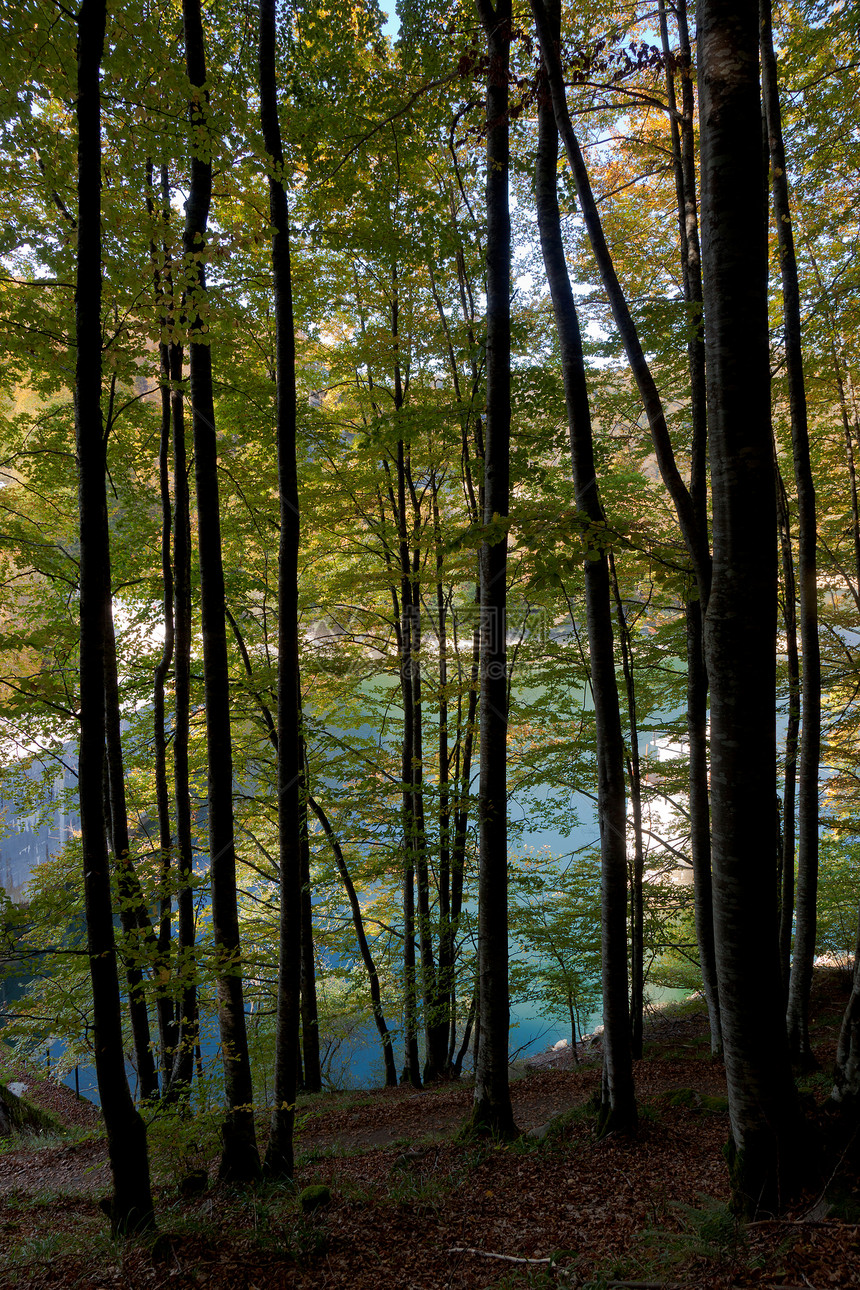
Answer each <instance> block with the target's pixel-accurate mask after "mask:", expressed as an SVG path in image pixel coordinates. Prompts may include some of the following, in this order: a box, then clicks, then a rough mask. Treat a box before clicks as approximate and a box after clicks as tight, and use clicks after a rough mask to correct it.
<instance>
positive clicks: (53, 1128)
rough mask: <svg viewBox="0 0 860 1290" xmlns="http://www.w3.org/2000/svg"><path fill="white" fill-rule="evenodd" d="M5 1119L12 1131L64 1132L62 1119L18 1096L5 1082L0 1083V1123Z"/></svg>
mask: <svg viewBox="0 0 860 1290" xmlns="http://www.w3.org/2000/svg"><path fill="white" fill-rule="evenodd" d="M4 1113H5V1119H6V1120H7V1121H8V1124H9V1131H10V1132H12V1133H60V1134H61V1133H65V1131H66V1128H65V1125H64V1124H63V1122H62V1120H60V1119H59V1118H58V1117H57V1116H56V1115H52V1114H51V1112H50V1111H44V1110H42V1108H41V1107H40V1106H36V1105H34V1103H32V1102H30V1101H28V1099H27V1098H26V1097H18V1095H17V1094H16V1093H13V1092H12V1090H11V1089H9V1088H7V1087H6V1085H5V1084H0V1123H2V1121H3V1118H4Z"/></svg>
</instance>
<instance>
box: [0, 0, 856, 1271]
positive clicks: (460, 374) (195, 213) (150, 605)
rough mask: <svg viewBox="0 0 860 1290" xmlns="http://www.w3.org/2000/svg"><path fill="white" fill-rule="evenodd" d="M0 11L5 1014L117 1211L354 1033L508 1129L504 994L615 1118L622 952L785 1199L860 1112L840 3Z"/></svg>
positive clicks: (850, 173) (745, 1170) (289, 1119)
mask: <svg viewBox="0 0 860 1290" xmlns="http://www.w3.org/2000/svg"><path fill="white" fill-rule="evenodd" d="M0 14H2V32H3V45H2V50H0V66H2V74H0V131H2V134H0V170H2V179H0V204H2V232H0V240H1V242H0V334H2V340H3V347H4V353H5V363H4V367H3V373H2V386H3V388H2V400H0V440H1V441H2V442H0V513H2V524H0V588H2V599H0V719H2V734H3V752H2V771H0V774H2V787H3V795H4V797H5V798H6V799H8V800H9V801H12V802H14V803H15V811H16V819H17V820H18V821H19V822H20V820H22V819H25V818H26V819H29V820H31V821H37V822H38V821H41V822H42V823H43V824H44V823H45V822H50V821H51V820H55V819H56V818H58V813H59V815H60V816H62V818H64V819H66V820H68V821H71V824H70V826H69V827H64V828H62V829H61V830H60V833H61V837H60V838H59V842H58V844H57V845H56V847H54V848H53V849H52V851H51V853H50V854H46V856H45V859H44V861H43V862H42V863H40V864H39V865H38V866H37V867H36V868H35V869H34V871H33V873H32V875H31V876H30V878H29V881H28V883H27V886H26V891H25V893H24V895H23V896H18V897H16V900H15V902H14V903H13V902H12V901H11V900H10V899H9V898H8V896H4V897H3V898H2V899H3V904H2V909H0V913H2V937H3V946H2V959H3V967H4V970H5V971H6V973H7V975H10V976H12V977H14V978H15V980H16V981H17V982H18V983H19V988H18V989H17V990H16V992H15V993H14V1004H13V1005H12V1006H7V1007H6V1009H5V1012H4V1025H3V1035H2V1038H0V1046H2V1047H3V1050H4V1052H8V1051H14V1053H15V1054H17V1055H19V1056H23V1055H26V1054H28V1053H29V1054H31V1055H34V1054H35V1055H37V1054H39V1053H40V1052H41V1053H42V1054H44V1052H45V1049H46V1046H48V1047H50V1045H58V1046H59V1050H60V1052H61V1057H60V1058H59V1062H60V1066H61V1067H62V1070H64V1071H69V1070H72V1069H73V1068H75V1067H77V1066H79V1065H80V1066H92V1067H94V1068H95V1073H96V1078H97V1083H98V1096H99V1103H100V1107H101V1119H102V1122H103V1127H104V1132H105V1134H106V1139H107V1152H108V1158H109V1163H110V1179H111V1193H112V1194H111V1197H110V1199H109V1201H108V1202H106V1204H105V1212H106V1213H107V1214H108V1216H109V1219H110V1227H111V1231H112V1233H113V1234H114V1235H115V1236H118V1237H122V1236H126V1235H130V1234H135V1233H140V1232H141V1231H147V1230H154V1228H155V1225H156V1222H157V1218H158V1214H157V1209H158V1206H157V1205H156V1204H155V1203H154V1200H153V1195H154V1193H153V1187H152V1184H151V1175H150V1149H149V1145H148V1130H149V1126H151V1125H152V1124H153V1123H155V1122H156V1121H157V1123H158V1125H159V1126H163V1125H164V1124H165V1123H169V1124H172V1125H174V1126H175V1127H174V1129H173V1130H171V1131H172V1132H175V1134H176V1135H185V1136H186V1137H187V1136H188V1134H189V1133H190V1134H191V1135H192V1137H193V1135H194V1133H195V1132H198V1131H199V1132H200V1133H202V1132H203V1129H202V1128H199V1130H198V1129H195V1128H194V1126H195V1125H198V1126H200V1125H202V1124H203V1122H204V1120H205V1121H206V1122H207V1123H210V1122H216V1123H217V1135H218V1136H217V1142H218V1148H217V1154H218V1169H217V1178H218V1182H219V1185H222V1186H224V1187H237V1188H240V1189H241V1188H255V1187H260V1186H270V1185H286V1186H290V1185H292V1183H293V1180H294V1177H295V1175H296V1141H297V1140H299V1139H300V1135H301V1126H302V1123H303V1111H302V1108H303V1106H305V1105H306V1104H307V1098H308V1097H312V1096H313V1095H315V1094H318V1093H319V1092H320V1090H322V1089H323V1087H324V1086H327V1087H330V1086H331V1085H332V1084H333V1083H336V1082H337V1079H338V1078H339V1077H340V1078H345V1075H344V1072H343V1071H340V1072H339V1073H338V1071H337V1070H336V1066H337V1060H338V1053H339V1052H340V1053H341V1054H342V1053H343V1052H347V1053H349V1052H350V1051H352V1050H350V1049H349V1044H350V1043H351V1042H354V1043H356V1044H358V1045H359V1047H361V1049H362V1051H363V1052H369V1054H370V1056H369V1057H368V1059H367V1060H368V1061H369V1063H370V1069H371V1072H372V1076H371V1077H372V1079H373V1080H375V1081H376V1082H377V1083H378V1084H380V1085H384V1086H386V1087H387V1088H388V1089H391V1090H394V1089H396V1088H398V1086H406V1087H408V1088H409V1089H411V1090H415V1091H417V1090H427V1091H428V1093H429V1092H430V1091H431V1090H434V1089H440V1088H446V1087H448V1086H451V1085H456V1086H457V1087H458V1088H459V1087H461V1086H468V1088H469V1105H470V1108H471V1109H470V1111H469V1112H468V1114H467V1115H465V1116H464V1118H463V1123H462V1126H461V1138H462V1141H464V1142H486V1141H490V1142H493V1143H495V1144H501V1145H504V1144H506V1143H507V1144H510V1143H514V1142H516V1141H517V1140H518V1139H519V1138H520V1128H519V1127H518V1124H517V1119H516V1115H515V1111H514V1105H513V1102H512V1097H511V1080H512V1074H511V1072H512V1066H511V1062H512V1060H513V1057H512V1046H513V1045H514V1044H515V1040H514V1038H513V1036H514V1034H515V1032H514V1031H512V1029H511V1026H512V1019H511V1018H512V1008H513V1007H516V1006H519V1005H522V1006H524V1007H527V1008H529V1009H531V1012H532V1014H533V1015H535V1016H540V1017H544V1018H546V1019H552V1020H553V1021H554V1022H555V1023H556V1024H560V1025H563V1026H564V1027H565V1028H566V1033H567V1034H568V1035H569V1037H570V1042H569V1049H570V1051H571V1054H572V1056H573V1058H574V1060H575V1061H578V1060H579V1056H580V1054H581V1053H582V1052H583V1042H582V1041H583V1039H584V1037H585V1034H586V1031H587V1030H589V1029H593V1028H594V1025H595V1024H596V1023H597V1022H598V1021H599V1022H601V1023H602V1024H601V1028H600V1031H599V1035H598V1037H597V1038H596V1039H595V1040H593V1041H592V1042H596V1043H597V1045H598V1053H599V1061H600V1076H599V1080H598V1081H597V1085H596V1088H595V1089H594V1090H593V1093H594V1098H593V1108H592V1110H593V1125H592V1132H593V1137H594V1140H595V1141H596V1142H600V1141H604V1140H606V1141H609V1142H611V1143H614V1142H615V1141H616V1140H618V1139H619V1138H620V1139H624V1140H627V1139H628V1138H629V1139H633V1140H635V1137H636V1135H637V1132H641V1131H642V1124H643V1117H642V1114H641V1097H640V1092H639V1083H640V1075H639V1074H638V1073H637V1072H639V1071H640V1070H641V1059H642V1058H643V1050H644V1047H645V1043H646V1039H647V1033H646V1032H647V1024H648V1017H649V1015H650V1013H651V1009H652V1005H653V1000H654V998H655V990H658V989H659V988H661V987H674V988H676V989H681V990H684V991H685V992H686V993H687V994H690V993H696V994H697V995H698V996H699V997H700V998H701V1000H703V1006H704V1008H705V1010H706V1015H707V1033H708V1041H707V1048H708V1052H709V1055H710V1060H711V1062H712V1063H713V1065H714V1067H715V1068H718V1069H720V1070H723V1069H724V1072H725V1088H726V1094H727V1099H728V1119H727V1126H726V1127H727V1142H726V1143H725V1146H724V1150H723V1154H724V1156H725V1161H724V1162H723V1163H722V1164H721V1166H720V1167H721V1168H722V1169H723V1171H724V1176H725V1178H726V1180H727V1186H728V1188H729V1190H730V1193H731V1197H732V1206H733V1210H734V1212H735V1213H736V1214H738V1215H743V1216H745V1217H746V1218H748V1219H749V1218H751V1219H753V1220H760V1221H764V1220H765V1219H767V1221H770V1219H771V1218H774V1221H776V1217H775V1216H779V1215H781V1214H784V1213H785V1212H787V1210H788V1208H789V1207H790V1206H791V1204H792V1203H793V1202H794V1201H795V1200H796V1198H797V1197H798V1195H800V1194H802V1193H804V1192H809V1191H810V1190H811V1191H812V1192H817V1191H818V1190H819V1189H820V1187H821V1185H822V1184H823V1180H824V1178H826V1176H827V1175H828V1173H829V1172H830V1170H831V1169H832V1168H834V1163H833V1162H834V1161H835V1160H836V1159H837V1158H838V1159H840V1160H842V1159H844V1158H846V1157H848V1158H849V1160H850V1159H853V1157H852V1156H851V1151H852V1150H855V1153H856V1148H854V1147H853V1144H854V1143H855V1139H856V1137H857V1131H858V1108H860V952H858V951H860V943H858V934H860V933H858V901H860V883H858V869H857V864H858V855H860V852H858V834H857V825H856V803H857V792H858V768H857V757H856V751H855V752H853V753H852V751H851V750H852V748H855V749H856V737H857V724H858V720H860V706H858V692H859V691H860V670H858V666H860V664H858V659H857V655H856V653H855V651H856V649H857V647H858V640H860V637H858V631H857V620H858V614H860V503H858V484H857V474H856V453H857V452H858V445H859V444H860V404H858V389H857V386H856V385H855V379H854V378H855V374H856V373H857V357H856V351H855V348H854V347H855V344H857V337H858V316H860V315H858V314H857V313H855V308H860V279H858V269H857V262H856V256H855V245H856V236H857V227H856V226H857V214H856V205H857V195H856V194H857V187H856V184H857V172H858V166H860V154H858V147H860V108H858V102H860V96H858V93H857V89H858V76H857V67H858V64H857V59H856V49H857V45H858V36H860V31H858V28H860V14H858V11H857V10H856V9H855V8H854V7H853V6H851V5H849V4H845V3H844V0H782V3H780V4H779V5H777V6H776V7H775V8H774V10H773V12H772V11H771V0H761V3H760V5H758V6H757V5H753V4H750V3H748V2H747V0H699V3H698V5H697V6H696V12H695V13H693V12H689V13H688V10H687V4H686V0H656V4H654V3H648V4H641V3H639V0H615V2H613V3H608V2H607V0H582V2H581V3H577V4H567V3H562V0H529V3H528V4H525V3H520V0H517V3H516V4H514V3H513V0H456V2H452V0H428V2H427V3H424V4H417V3H415V2H414V0H399V3H398V7H397V14H396V17H395V16H394V14H393V13H392V14H391V15H388V14H387V13H385V12H384V11H383V10H381V9H380V8H379V6H378V3H377V0H295V3H292V2H290V3H288V2H287V0H258V3H254V4H246V3H244V0H205V3H204V2H203V0H182V3H181V4H180V3H178V2H177V3H173V2H172V0H169V2H168V3H167V4H162V5H158V6H154V5H150V4H148V3H143V2H142V0H131V2H130V3H126V4H124V5H123V6H122V7H113V6H109V5H107V4H106V3H105V0H81V3H80V5H79V7H77V8H75V7H69V6H67V5H66V4H64V3H59V0H57V2H56V3H54V2H53V0H23V2H22V3H19V4H11V3H4V4H3V5H2V7H0ZM858 382H860V376H858ZM6 827H7V829H9V830H11V831H12V832H14V830H15V828H16V827H18V828H20V827H21V826H20V823H18V824H17V825H16V820H15V819H9V820H7V822H6ZM0 851H2V843H0ZM817 961H826V962H827V963H829V964H831V965H836V966H837V967H838V968H839V969H840V970H841V972H842V974H843V977H844V978H845V979H847V978H848V977H849V976H851V978H852V979H851V985H850V990H846V991H845V997H844V999H843V1002H842V1005H841V1008H842V1011H843V1014H844V1015H843V1016H842V1020H841V1025H840V1027H839V1033H838V1042H837V1044H836V1048H835V1065H833V1066H832V1072H831V1069H830V1067H829V1066H828V1069H827V1070H826V1072H825V1075H824V1076H823V1077H822V1079H823V1084H824V1085H826V1088H823V1086H819V1091H822V1089H823V1094H822V1096H823V1100H822V1101H821V1103H820V1104H818V1105H815V1106H812V1105H811V1104H810V1098H809V1097H808V1095H807V1094H806V1093H805V1092H804V1088H805V1086H804V1085H803V1080H804V1078H806V1077H807V1076H809V1075H810V1073H811V1072H813V1071H815V1070H816V1069H817V1068H818V1066H819V1059H818V1058H817V1056H816V1053H815V1052H814V1051H813V1042H812V1039H811V1023H810V999H811V997H812V994H813V987H814V981H815V975H816V962H817ZM852 973H853V976H852ZM9 1045H12V1050H10V1048H9ZM343 1045H346V1048H344V1047H343ZM362 1046H363V1047H362ZM356 1051H357V1049H356ZM356 1060H357V1058H354V1057H350V1058H348V1059H347V1062H348V1063H349V1062H351V1061H356ZM161 1131H162V1128H159V1132H161ZM297 1135H299V1137H298V1139H297ZM612 1149H614V1147H613V1148H612ZM715 1150H716V1151H717V1155H718V1153H719V1149H718V1148H715ZM487 1195H488V1196H490V1195H492V1192H491V1191H488V1192H487ZM156 1199H157V1197H156ZM255 1212H256V1211H255ZM255 1222H256V1220H255ZM473 1253H474V1251H473ZM514 1261H516V1260H514ZM521 1261H523V1260H521ZM524 1261H525V1262H528V1260H524ZM544 1261H546V1260H544ZM538 1262H540V1260H538ZM291 1284H292V1283H291ZM296 1284H298V1282H297V1283H296ZM428 1284H429V1282H428ZM440 1284H441V1283H440ZM617 1284H619V1285H620V1284H638V1285H644V1284H646V1283H645V1282H642V1281H638V1282H635V1283H634V1282H623V1281H619V1282H617ZM649 1284H650V1283H649ZM661 1284H662V1282H661ZM807 1284H810V1283H809V1282H807Z"/></svg>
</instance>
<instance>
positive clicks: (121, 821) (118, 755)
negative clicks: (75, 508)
mask: <svg viewBox="0 0 860 1290" xmlns="http://www.w3.org/2000/svg"><path fill="white" fill-rule="evenodd" d="M109 549H110V536H109V533H108V526H107V511H105V532H104V550H105V553H106V554H105V558H106V560H108V561H109V554H108V553H109ZM106 576H107V599H106V606H105V650H104V661H105V735H106V738H105V759H106V768H107V783H108V794H109V797H110V815H109V817H108V818H109V821H110V825H109V837H110V846H111V850H112V851H113V855H114V863H115V865H116V874H117V887H118V889H119V919H120V925H121V926H122V930H123V939H124V942H125V960H126V964H125V977H126V981H127V983H128V1010H129V1016H130V1018H131V1033H132V1039H133V1042H134V1060H135V1065H136V1066H137V1077H138V1080H139V1082H140V1096H141V1097H142V1098H143V1099H144V1100H145V1101H150V1100H152V1099H154V1098H157V1097H158V1071H157V1069H156V1064H155V1054H154V1053H153V1050H152V1042H151V1037H150V1032H149V1011H148V1009H147V1006H146V993H145V990H144V984H143V980H144V974H143V966H142V965H143V963H144V961H145V959H146V957H147V955H146V950H145V949H144V942H147V941H148V942H149V945H150V947H151V948H152V949H153V950H155V948H156V946H155V937H154V934H153V931H152V924H151V923H150V919H149V911H148V910H147V908H146V903H145V901H144V898H143V893H142V891H141V890H140V885H139V883H138V879H137V874H136V873H135V872H134V865H133V863H132V859H131V840H130V838H129V832H128V806H127V803H126V797H125V768H124V766H123V755H122V738H121V734H120V712H119V686H118V683H117V664H116V638H115V636H114V624H113V607H112V603H111V586H110V564H109V563H108V564H107V567H106Z"/></svg>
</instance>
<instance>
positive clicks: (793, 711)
mask: <svg viewBox="0 0 860 1290" xmlns="http://www.w3.org/2000/svg"><path fill="white" fill-rule="evenodd" d="M776 490H777V494H776V496H777V510H778V513H779V541H780V551H781V555H782V586H783V611H782V621H783V626H784V628H785V640H786V647H785V650H786V658H787V663H788V721H787V724H786V729H785V772H784V774H783V781H782V783H783V788H782V850H781V853H780V884H779V970H780V977H781V979H782V987H783V996H784V998H785V1000H786V1002H787V1001H788V986H789V979H790V976H791V938H792V934H793V932H794V864H795V841H796V829H795V803H796V789H797V744H798V735H799V733H800V662H799V660H798V654H797V596H796V589H795V582H794V556H793V553H792V549H791V528H790V521H789V514H788V498H787V497H786V495H785V485H784V484H783V482H782V476H781V474H780V473H779V467H778V466H777V467H776Z"/></svg>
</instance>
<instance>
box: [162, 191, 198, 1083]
mask: <svg viewBox="0 0 860 1290" xmlns="http://www.w3.org/2000/svg"><path fill="white" fill-rule="evenodd" d="M163 179H164V180H166V176H163ZM166 199H167V201H168V202H169V193H167V194H166ZM183 358H184V356H183V348H182V346H181V345H171V346H170V418H171V426H172V434H173V619H174V625H175V635H174V650H173V703H174V717H173V722H174V724H173V797H174V811H175V818H176V871H177V872H176V881H177V893H176V905H177V926H176V942H177V944H176V967H175V977H176V981H177V983H178V986H179V1000H178V1014H179V1015H178V1018H177V1020H178V1026H179V1033H178V1036H177V1041H176V1053H175V1055H174V1060H173V1071H172V1073H171V1077H170V1084H169V1085H168V1096H169V1097H170V1098H171V1099H173V1098H176V1097H177V1096H180V1095H183V1094H185V1093H187V1092H188V1090H189V1089H190V1088H191V1081H192V1079H193V1077H194V1050H195V1048H196V1046H197V1042H198V1030H199V1027H198V1016H197V966H196V963H195V960H194V942H195V936H196V925H195V924H196V920H195V911H194V849H193V840H192V833H191V781H190V772H189V765H188V744H189V735H190V726H191V508H190V499H189V493H188V458H187V452H186V445H185V396H184V394H183V392H182V375H183Z"/></svg>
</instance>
